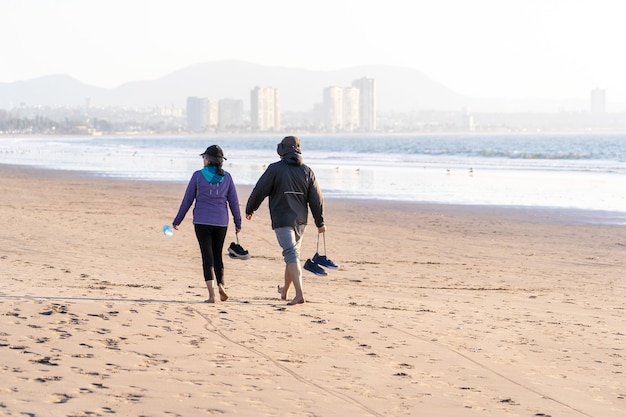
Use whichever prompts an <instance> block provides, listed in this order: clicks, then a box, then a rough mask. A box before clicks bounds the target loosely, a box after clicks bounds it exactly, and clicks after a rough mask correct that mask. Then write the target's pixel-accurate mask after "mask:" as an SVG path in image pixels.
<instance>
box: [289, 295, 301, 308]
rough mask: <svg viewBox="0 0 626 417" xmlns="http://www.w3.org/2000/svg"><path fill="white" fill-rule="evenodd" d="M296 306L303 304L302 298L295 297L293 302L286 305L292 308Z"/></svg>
mask: <svg viewBox="0 0 626 417" xmlns="http://www.w3.org/2000/svg"><path fill="white" fill-rule="evenodd" d="M296 304H304V298H298V297H296V298H294V299H293V300H291V301H289V302H288V303H287V305H288V306H293V305H296Z"/></svg>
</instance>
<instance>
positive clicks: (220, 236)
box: [194, 224, 228, 284]
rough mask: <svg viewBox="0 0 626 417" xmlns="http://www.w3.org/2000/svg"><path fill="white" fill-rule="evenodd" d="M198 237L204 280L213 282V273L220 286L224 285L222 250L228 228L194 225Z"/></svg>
mask: <svg viewBox="0 0 626 417" xmlns="http://www.w3.org/2000/svg"><path fill="white" fill-rule="evenodd" d="M194 227H195V229H196V237H197V238H198V244H199V245H200V253H202V270H203V271H204V280H205V281H212V280H213V271H215V278H216V279H217V283H218V284H223V283H224V260H223V259H222V250H223V249H224V240H225V239H226V230H227V229H228V228H227V227H223V226H210V225H208V224H194Z"/></svg>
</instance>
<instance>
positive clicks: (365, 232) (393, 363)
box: [0, 166, 626, 417]
mask: <svg viewBox="0 0 626 417" xmlns="http://www.w3.org/2000/svg"><path fill="white" fill-rule="evenodd" d="M41 172H42V171H33V170H23V169H14V168H8V167H6V166H0V193H1V194H2V196H3V198H2V200H1V201H0V216H2V218H3V220H4V225H5V226H4V227H3V228H2V233H0V270H1V271H2V276H3V285H2V286H1V287H0V315H2V317H4V321H3V327H2V333H1V334H0V353H2V355H1V356H0V369H2V375H3V382H4V386H5V387H6V389H7V390H8V391H10V394H11V395H10V396H9V395H8V396H6V398H3V400H2V410H3V412H5V413H7V414H9V415H18V414H20V415H21V414H24V415H27V414H28V415H50V414H52V415H106V414H112V413H118V414H120V415H151V416H169V415H174V414H175V415H197V414H222V415H231V414H238V415H256V416H261V417H265V416H267V417H269V416H276V415H283V414H285V412H286V410H289V411H288V412H289V413H291V414H293V415H317V416H320V417H326V416H328V417H330V416H336V415H342V416H353V415H359V416H364V415H367V416H377V417H380V416H393V417H405V416H406V417H409V416H415V415H422V414H433V415H437V416H442V417H456V416H459V415H463V416H468V417H474V416H476V417H478V416H484V415H498V416H506V417H509V416H510V417H515V416H520V415H524V416H533V415H552V416H560V417H579V416H581V415H585V416H592V417H600V416H602V417H618V416H619V417H621V416H622V414H623V410H624V405H625V401H626V382H625V380H624V378H623V369H624V367H625V366H626V348H625V346H626V335H624V331H623V329H624V328H626V316H625V315H624V299H626V284H625V283H624V250H625V248H626V235H625V234H624V230H625V229H624V227H620V226H607V225H596V224H593V225H589V224H570V223H559V222H555V221H552V220H550V221H545V218H544V217H542V214H541V213H535V212H533V213H532V214H530V213H528V212H526V211H523V210H521V211H515V210H499V209H494V210H491V209H482V208H481V209H467V208H465V207H449V206H442V205H421V204H395V203H389V202H380V201H359V202H358V204H355V202H354V201H347V200H339V199H337V200H335V199H329V200H327V201H326V207H325V219H326V222H327V224H328V231H327V233H326V235H325V236H324V241H323V242H322V245H324V244H326V245H328V252H327V254H328V256H329V258H331V259H332V260H333V261H335V262H336V263H338V264H339V265H340V268H339V269H337V270H329V271H328V276H325V277H319V276H315V275H313V274H310V273H308V272H305V273H304V275H303V285H304V293H305V297H306V299H307V302H306V303H304V304H300V305H297V306H287V305H286V302H285V301H282V300H280V296H279V294H278V293H277V292H276V287H277V285H279V284H282V282H283V274H284V264H283V263H282V257H281V252H280V249H279V247H278V244H277V242H276V238H275V236H274V234H273V232H272V231H271V226H270V219H269V214H268V209H267V202H265V203H264V204H262V206H261V208H260V209H259V211H258V212H257V214H256V215H255V217H254V219H253V220H252V221H248V220H244V221H243V229H242V232H241V233H240V235H239V241H240V243H241V244H242V246H244V248H246V249H247V250H249V251H250V254H251V256H252V257H251V259H249V260H246V261H242V260H233V259H230V258H229V257H228V256H225V257H224V264H225V274H226V275H225V283H226V291H227V293H228V295H229V297H230V298H229V299H228V300H227V301H226V302H218V303H216V304H206V303H203V302H202V301H203V300H204V299H206V292H207V290H206V287H205V284H204V281H203V279H202V271H201V260H200V256H199V250H198V248H197V241H196V238H195V235H194V232H193V226H192V223H191V213H189V214H188V215H187V217H186V218H185V220H184V221H183V223H181V227H180V229H179V230H177V231H176V232H175V233H174V235H173V236H171V237H165V236H164V235H163V233H162V230H161V228H162V225H163V224H164V223H169V222H171V220H172V219H173V217H174V216H175V214H176V212H177V210H178V207H179V204H180V201H181V199H182V196H183V193H184V188H185V185H184V184H180V183H173V184H172V183H151V182H143V181H122V180H110V179H106V178H104V179H103V178H97V177H84V176H76V175H74V172H71V173H70V174H68V173H66V172H48V171H46V172H45V175H41ZM238 192H239V200H240V206H243V205H245V201H246V199H247V195H248V192H249V189H244V188H239V187H238ZM548 218H550V219H551V217H550V216H548ZM234 239H235V236H234V231H233V228H232V224H231V227H229V230H228V234H227V240H226V245H228V244H229V242H230V241H231V240H234ZM322 249H324V252H326V250H325V248H324V246H322ZM318 250H320V247H319V246H318V244H317V239H316V233H315V230H314V228H313V227H310V226H309V227H308V228H307V230H306V232H305V235H304V240H303V243H302V259H301V262H304V260H305V259H306V258H307V257H311V256H312V255H313V254H314V253H316V251H318ZM289 296H293V290H292V292H291V293H290V294H289ZM8 391H7V392H8Z"/></svg>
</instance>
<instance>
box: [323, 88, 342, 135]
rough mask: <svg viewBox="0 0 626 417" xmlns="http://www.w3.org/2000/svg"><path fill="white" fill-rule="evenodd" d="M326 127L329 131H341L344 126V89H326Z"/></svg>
mask: <svg viewBox="0 0 626 417" xmlns="http://www.w3.org/2000/svg"><path fill="white" fill-rule="evenodd" d="M323 106H324V120H323V122H324V127H325V128H326V130H328V131H332V132H334V131H337V130H341V126H342V124H343V88H341V87H327V88H325V89H324V104H323Z"/></svg>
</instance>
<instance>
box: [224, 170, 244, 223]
mask: <svg viewBox="0 0 626 417" xmlns="http://www.w3.org/2000/svg"><path fill="white" fill-rule="evenodd" d="M229 178H230V186H229V187H228V195H227V196H226V199H227V200H228V206H229V207H230V212H231V213H232V215H233V221H234V222H235V228H236V229H237V230H241V209H240V208H239V196H238V195H237V188H235V183H234V181H233V179H232V177H230V176H229Z"/></svg>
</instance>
